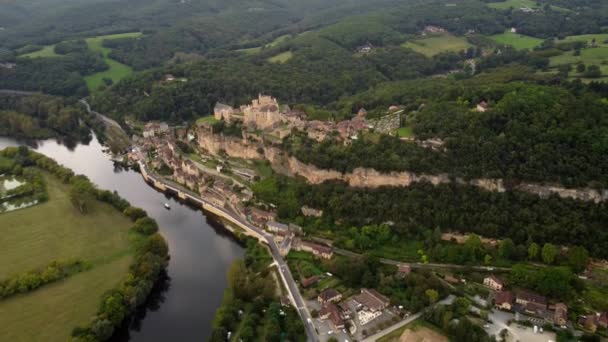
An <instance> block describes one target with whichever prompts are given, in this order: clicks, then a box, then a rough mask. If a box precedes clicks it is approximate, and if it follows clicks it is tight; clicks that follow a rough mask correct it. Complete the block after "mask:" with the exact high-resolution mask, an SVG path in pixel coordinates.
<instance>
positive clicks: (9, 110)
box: [0, 94, 103, 141]
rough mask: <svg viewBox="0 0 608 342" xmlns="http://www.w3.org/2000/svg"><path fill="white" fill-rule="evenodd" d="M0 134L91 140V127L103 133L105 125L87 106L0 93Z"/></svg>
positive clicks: (36, 137) (38, 97) (56, 98)
mask: <svg viewBox="0 0 608 342" xmlns="http://www.w3.org/2000/svg"><path fill="white" fill-rule="evenodd" d="M0 108H2V109H1V110H0V114H1V115H0V135H4V136H12V137H17V138H30V139H46V138H53V137H63V138H67V139H68V140H69V141H88V139H90V135H91V128H93V129H94V130H95V131H96V132H99V133H101V132H102V131H103V123H102V122H99V121H98V120H97V118H96V117H94V116H91V115H89V114H87V113H86V111H85V110H84V107H82V106H80V105H76V104H72V103H70V102H69V101H66V100H65V99H62V98H59V97H52V96H46V95H33V96H18V95H3V94H0Z"/></svg>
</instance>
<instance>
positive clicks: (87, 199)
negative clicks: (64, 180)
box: [69, 176, 95, 214]
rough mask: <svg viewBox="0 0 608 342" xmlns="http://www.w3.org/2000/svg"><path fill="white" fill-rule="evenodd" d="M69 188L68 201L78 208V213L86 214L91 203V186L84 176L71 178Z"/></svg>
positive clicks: (92, 189)
mask: <svg viewBox="0 0 608 342" xmlns="http://www.w3.org/2000/svg"><path fill="white" fill-rule="evenodd" d="M71 182H72V186H71V188H70V194H69V196H70V201H71V202H72V204H73V205H74V206H75V207H76V208H78V210H79V211H80V213H82V214H86V213H87V212H88V211H89V210H90V207H91V204H92V202H93V191H94V190H95V189H94V188H93V185H92V184H91V182H90V181H89V180H88V178H86V177H85V176H76V177H72V180H71Z"/></svg>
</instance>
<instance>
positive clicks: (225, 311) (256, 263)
mask: <svg viewBox="0 0 608 342" xmlns="http://www.w3.org/2000/svg"><path fill="white" fill-rule="evenodd" d="M245 243H246V245H247V249H246V252H245V259H244V260H237V261H235V262H234V263H233V264H232V265H231V266H230V269H229V270H228V288H227V289H226V291H225V293H224V300H223V302H222V306H221V307H220V308H219V309H218V310H217V312H216V316H215V319H214V321H213V332H212V336H211V341H225V340H226V335H227V334H228V331H231V332H233V336H234V338H235V339H236V338H237V337H238V338H239V339H242V340H244V341H251V340H260V341H262V340H263V341H279V340H280V339H281V338H282V337H283V338H287V339H289V340H290V341H305V340H306V335H305V333H304V326H303V323H302V321H301V320H300V317H299V315H298V313H297V311H295V309H293V308H292V307H281V305H280V304H279V300H278V296H277V284H276V281H275V276H274V275H273V274H274V273H273V272H272V270H271V268H270V267H269V265H270V263H271V262H272V257H271V256H270V254H269V253H268V251H267V249H266V247H264V246H262V245H260V244H259V243H258V241H257V240H255V239H251V238H247V239H246V240H245ZM279 292H280V291H279ZM241 310H242V312H239V311H241ZM281 311H283V313H284V314H281Z"/></svg>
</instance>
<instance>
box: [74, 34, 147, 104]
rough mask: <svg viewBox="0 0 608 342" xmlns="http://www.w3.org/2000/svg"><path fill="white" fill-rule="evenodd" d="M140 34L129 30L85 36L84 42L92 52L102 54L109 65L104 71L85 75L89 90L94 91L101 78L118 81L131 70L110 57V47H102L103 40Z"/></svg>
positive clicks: (101, 81)
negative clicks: (128, 31) (105, 34)
mask: <svg viewBox="0 0 608 342" xmlns="http://www.w3.org/2000/svg"><path fill="white" fill-rule="evenodd" d="M139 36H141V33H140V32H130V33H120V34H111V35H107V36H97V37H93V38H87V39H86V42H87V44H88V45H89V49H90V50H91V51H93V52H99V53H101V54H102V55H103V58H104V60H105V62H106V63H107V64H108V66H109V67H110V68H109V69H108V70H106V71H102V72H98V73H96V74H93V75H89V76H86V77H85V78H84V80H85V81H86V82H87V87H88V88H89V91H91V92H94V91H97V89H98V88H99V86H100V85H102V84H104V82H103V79H104V78H109V79H111V80H112V81H113V82H114V83H116V82H118V81H120V80H121V79H123V78H124V77H126V76H128V75H129V74H131V73H132V72H133V69H131V67H130V66H128V65H125V64H122V63H119V62H117V61H115V60H113V59H111V58H109V57H108V55H109V54H110V52H111V49H108V48H105V47H103V45H102V43H103V41H104V40H112V39H118V38H135V37H139Z"/></svg>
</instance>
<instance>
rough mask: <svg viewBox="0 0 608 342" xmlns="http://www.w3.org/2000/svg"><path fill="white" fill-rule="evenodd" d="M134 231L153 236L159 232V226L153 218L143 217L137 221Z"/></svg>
mask: <svg viewBox="0 0 608 342" xmlns="http://www.w3.org/2000/svg"><path fill="white" fill-rule="evenodd" d="M133 230H135V231H136V232H138V233H140V234H143V235H152V234H154V233H156V232H157V231H158V224H157V223H156V221H154V219H152V218H149V217H142V218H139V219H137V221H135V224H134V225H133Z"/></svg>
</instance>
